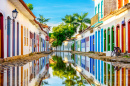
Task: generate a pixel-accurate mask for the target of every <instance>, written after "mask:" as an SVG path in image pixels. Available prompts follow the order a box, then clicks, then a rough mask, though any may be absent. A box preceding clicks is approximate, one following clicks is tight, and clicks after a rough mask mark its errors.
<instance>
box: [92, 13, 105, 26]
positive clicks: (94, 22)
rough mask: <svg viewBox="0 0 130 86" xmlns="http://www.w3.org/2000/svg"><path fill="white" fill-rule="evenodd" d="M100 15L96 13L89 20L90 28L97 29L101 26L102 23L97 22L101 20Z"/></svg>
mask: <svg viewBox="0 0 130 86" xmlns="http://www.w3.org/2000/svg"><path fill="white" fill-rule="evenodd" d="M100 16H101V13H97V14H96V15H95V16H94V17H92V18H91V27H93V28H94V27H98V26H100V25H101V24H103V21H99V20H100V19H101V17H100Z"/></svg>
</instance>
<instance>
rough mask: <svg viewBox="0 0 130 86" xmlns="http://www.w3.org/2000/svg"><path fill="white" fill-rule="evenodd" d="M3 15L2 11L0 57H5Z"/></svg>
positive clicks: (0, 15) (0, 20) (0, 16)
mask: <svg viewBox="0 0 130 86" xmlns="http://www.w3.org/2000/svg"><path fill="white" fill-rule="evenodd" d="M3 23H4V22H3V15H2V13H0V58H4V27H3Z"/></svg>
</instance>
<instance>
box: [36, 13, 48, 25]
mask: <svg viewBox="0 0 130 86" xmlns="http://www.w3.org/2000/svg"><path fill="white" fill-rule="evenodd" d="M37 20H38V21H39V22H40V23H41V24H46V22H48V21H49V20H50V19H45V18H44V17H43V15H40V14H39V18H37Z"/></svg>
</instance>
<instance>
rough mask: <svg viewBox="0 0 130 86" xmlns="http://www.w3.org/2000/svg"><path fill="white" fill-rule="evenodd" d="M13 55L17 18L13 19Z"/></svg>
mask: <svg viewBox="0 0 130 86" xmlns="http://www.w3.org/2000/svg"><path fill="white" fill-rule="evenodd" d="M13 56H15V20H13Z"/></svg>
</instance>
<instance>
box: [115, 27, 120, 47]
mask: <svg viewBox="0 0 130 86" xmlns="http://www.w3.org/2000/svg"><path fill="white" fill-rule="evenodd" d="M116 47H120V26H119V25H117V26H116Z"/></svg>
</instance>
